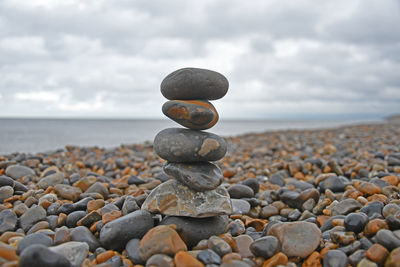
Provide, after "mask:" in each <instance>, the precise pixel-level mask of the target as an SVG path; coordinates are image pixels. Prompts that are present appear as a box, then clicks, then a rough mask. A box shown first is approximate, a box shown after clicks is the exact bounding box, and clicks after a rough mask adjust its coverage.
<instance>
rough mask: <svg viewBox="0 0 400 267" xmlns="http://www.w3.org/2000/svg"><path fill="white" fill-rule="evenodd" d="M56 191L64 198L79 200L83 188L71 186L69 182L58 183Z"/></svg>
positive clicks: (55, 187)
mask: <svg viewBox="0 0 400 267" xmlns="http://www.w3.org/2000/svg"><path fill="white" fill-rule="evenodd" d="M54 192H55V193H56V194H57V195H58V196H59V197H62V198H63V199H68V200H72V201H74V202H75V201H78V199H79V196H80V194H81V193H82V190H81V189H80V188H78V187H74V186H70V185H67V184H57V185H56V186H54Z"/></svg>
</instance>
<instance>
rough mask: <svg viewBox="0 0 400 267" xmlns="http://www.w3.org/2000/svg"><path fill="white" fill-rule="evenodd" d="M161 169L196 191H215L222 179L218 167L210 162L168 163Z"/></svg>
mask: <svg viewBox="0 0 400 267" xmlns="http://www.w3.org/2000/svg"><path fill="white" fill-rule="evenodd" d="M163 169H164V172H165V173H166V174H168V175H170V176H172V177H173V178H174V179H176V180H178V181H179V182H181V183H183V184H185V185H186V186H187V187H189V188H191V189H193V190H196V191H206V190H212V189H215V188H217V187H218V186H219V185H220V184H221V182H222V178H223V177H222V172H221V170H220V169H219V167H218V166H217V165H215V164H212V163H210V162H193V163H173V162H169V163H167V164H165V165H164V168H163Z"/></svg>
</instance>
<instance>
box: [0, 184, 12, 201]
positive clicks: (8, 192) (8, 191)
mask: <svg viewBox="0 0 400 267" xmlns="http://www.w3.org/2000/svg"><path fill="white" fill-rule="evenodd" d="M13 195H14V189H13V188H12V187H11V186H9V185H6V186H2V187H0V203H2V202H3V201H4V200H6V199H7V198H10V197H12V196H13Z"/></svg>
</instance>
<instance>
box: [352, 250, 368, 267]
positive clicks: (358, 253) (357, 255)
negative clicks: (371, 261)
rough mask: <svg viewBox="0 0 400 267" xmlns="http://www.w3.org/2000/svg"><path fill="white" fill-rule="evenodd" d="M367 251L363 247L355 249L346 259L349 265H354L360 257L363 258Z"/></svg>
mask: <svg viewBox="0 0 400 267" xmlns="http://www.w3.org/2000/svg"><path fill="white" fill-rule="evenodd" d="M366 253H367V251H366V250H364V249H359V250H357V251H355V252H354V253H353V254H351V255H350V256H349V257H348V261H349V263H350V265H351V266H353V267H354V266H356V265H357V263H359V262H360V261H361V259H362V258H365V255H366Z"/></svg>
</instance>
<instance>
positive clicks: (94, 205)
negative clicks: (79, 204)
mask: <svg viewBox="0 0 400 267" xmlns="http://www.w3.org/2000/svg"><path fill="white" fill-rule="evenodd" d="M104 203H105V202H104V200H103V199H95V200H90V201H89V202H88V204H87V209H88V211H89V212H91V211H94V210H97V209H100V208H102V207H104Z"/></svg>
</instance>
